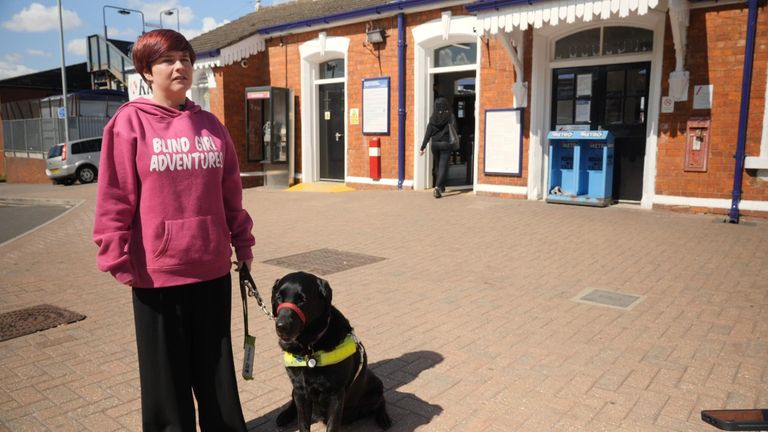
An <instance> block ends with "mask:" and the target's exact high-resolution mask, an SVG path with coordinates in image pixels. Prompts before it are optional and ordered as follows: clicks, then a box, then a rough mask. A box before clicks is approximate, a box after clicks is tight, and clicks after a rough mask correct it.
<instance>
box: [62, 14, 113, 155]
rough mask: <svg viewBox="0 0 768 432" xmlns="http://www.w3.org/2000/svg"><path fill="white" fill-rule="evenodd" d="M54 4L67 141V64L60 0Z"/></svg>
mask: <svg viewBox="0 0 768 432" xmlns="http://www.w3.org/2000/svg"><path fill="white" fill-rule="evenodd" d="M56 5H57V6H58V7H59V41H60V42H61V97H62V99H61V103H62V104H64V142H69V118H68V117H69V112H68V111H69V110H68V109H67V64H66V62H65V61H64V20H63V19H62V16H61V0H57V1H56ZM105 28H106V27H105Z"/></svg>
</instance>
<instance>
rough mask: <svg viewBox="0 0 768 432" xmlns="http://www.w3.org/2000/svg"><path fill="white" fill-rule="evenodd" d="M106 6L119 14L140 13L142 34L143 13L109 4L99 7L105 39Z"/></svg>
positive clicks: (142, 31)
mask: <svg viewBox="0 0 768 432" xmlns="http://www.w3.org/2000/svg"><path fill="white" fill-rule="evenodd" d="M107 8H110V9H116V10H117V13H119V14H120V15H130V14H131V13H133V12H136V13H137V14H139V15H141V34H144V28H145V26H144V13H143V12H142V11H140V10H136V9H128V8H124V7H118V6H110V5H104V7H103V8H101V17H102V20H103V22H104V39H107Z"/></svg>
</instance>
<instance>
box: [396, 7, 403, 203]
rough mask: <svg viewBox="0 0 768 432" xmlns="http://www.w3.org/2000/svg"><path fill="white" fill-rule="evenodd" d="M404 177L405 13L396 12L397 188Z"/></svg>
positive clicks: (400, 185)
mask: <svg viewBox="0 0 768 432" xmlns="http://www.w3.org/2000/svg"><path fill="white" fill-rule="evenodd" d="M404 179H405V14H403V13H402V12H401V13H399V14H397V189H398V190H402V189H403V180H404Z"/></svg>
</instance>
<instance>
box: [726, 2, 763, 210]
mask: <svg viewBox="0 0 768 432" xmlns="http://www.w3.org/2000/svg"><path fill="white" fill-rule="evenodd" d="M748 4H749V16H748V18H747V44H746V47H745V48H744V75H743V78H742V81H741V108H740V110H739V111H740V112H739V136H738V139H737V141H736V155H735V156H734V158H735V159H736V167H735V168H734V173H733V192H732V193H731V211H730V212H729V213H728V217H729V222H730V223H735V224H737V223H739V201H741V182H742V179H743V177H744V158H745V156H746V155H745V151H744V148H745V147H746V143H747V121H748V117H749V89H750V87H751V86H752V61H753V57H754V54H755V30H756V28H757V0H749V1H748Z"/></svg>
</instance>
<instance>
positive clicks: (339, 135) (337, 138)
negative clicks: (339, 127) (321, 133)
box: [336, 132, 344, 142]
mask: <svg viewBox="0 0 768 432" xmlns="http://www.w3.org/2000/svg"><path fill="white" fill-rule="evenodd" d="M343 136H344V134H343V133H338V132H336V141H337V142H338V141H339V138H341V137H343Z"/></svg>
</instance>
